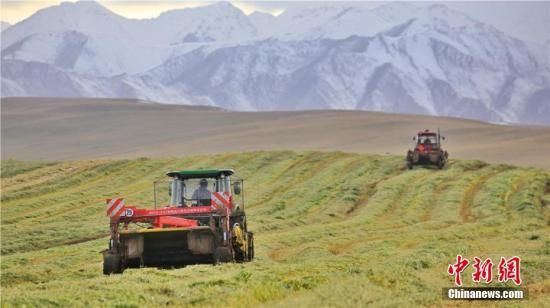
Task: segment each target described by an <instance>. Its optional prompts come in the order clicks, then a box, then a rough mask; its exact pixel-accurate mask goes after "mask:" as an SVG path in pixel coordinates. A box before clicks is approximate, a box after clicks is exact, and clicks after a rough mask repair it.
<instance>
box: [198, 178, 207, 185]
mask: <svg viewBox="0 0 550 308" xmlns="http://www.w3.org/2000/svg"><path fill="white" fill-rule="evenodd" d="M199 183H200V185H201V187H208V181H207V180H206V179H202V180H201V181H200V182H199Z"/></svg>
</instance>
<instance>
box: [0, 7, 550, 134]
mask: <svg viewBox="0 0 550 308" xmlns="http://www.w3.org/2000/svg"><path fill="white" fill-rule="evenodd" d="M1 43H2V49H1V58H2V59H1V61H2V73H1V75H2V93H1V94H2V97H11V96H63V97H121V98H122V97H124V98H139V99H144V100H151V101H157V102H162V103H170V104H193V105H214V106H219V107H222V108H226V109H233V110H246V111H256V110H301V109H352V110H373V111H383V112H396V113H415V114H428V115H438V116H453V117H464V118H472V119H480V120H484V121H493V122H506V123H523V124H543V125H550V65H549V62H550V55H549V45H550V42H540V44H536V43H528V42H524V41H522V40H520V39H518V38H515V37H512V36H510V35H507V34H506V33H504V32H502V31H499V30H498V29H496V28H494V27H492V26H490V25H488V24H485V23H483V22H481V21H478V20H475V19H473V18H471V17H469V16H467V15H465V14H463V13H460V12H457V11H454V10H451V9H449V8H447V7H445V6H443V5H432V6H424V7H417V6H414V5H412V4H407V3H399V2H397V3H387V4H384V5H382V6H380V7H377V8H374V9H367V8H364V7H359V6H353V4H352V5H350V4H331V3H322V2H321V3H319V4H318V5H311V6H307V7H296V8H289V9H287V10H286V11H285V12H283V13H282V14H280V15H278V16H272V15H269V14H265V13H258V12H256V13H253V14H250V15H246V14H244V13H243V12H242V11H241V10H240V9H238V8H236V7H235V6H233V5H232V4H230V3H227V2H221V3H215V4H211V5H208V6H204V7H198V8H188V9H181V10H173V11H168V12H165V13H163V14H161V15H160V16H158V17H157V18H153V19H142V20H136V19H128V18H125V17H122V16H120V15H117V14H115V13H113V12H111V11H109V10H108V9H106V8H105V7H103V6H101V5H100V4H98V3H96V2H88V1H87V2H76V3H62V4H60V5H57V6H52V7H49V8H46V9H43V10H40V11H38V12H37V13H35V14H34V15H32V16H31V17H29V18H27V19H25V20H23V21H21V22H19V23H17V24H15V25H12V26H10V27H9V28H7V29H5V30H3V31H2V37H1Z"/></svg>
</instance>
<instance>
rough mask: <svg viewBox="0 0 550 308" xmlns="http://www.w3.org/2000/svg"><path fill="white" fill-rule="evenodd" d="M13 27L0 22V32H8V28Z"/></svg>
mask: <svg viewBox="0 0 550 308" xmlns="http://www.w3.org/2000/svg"><path fill="white" fill-rule="evenodd" d="M10 26H11V25H10V24H9V23H7V22H5V21H0V32H2V31H4V30H6V29H7V28H9V27H10Z"/></svg>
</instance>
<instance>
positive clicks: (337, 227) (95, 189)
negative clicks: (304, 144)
mask: <svg viewBox="0 0 550 308" xmlns="http://www.w3.org/2000/svg"><path fill="white" fill-rule="evenodd" d="M214 167H233V168H235V169H236V170H237V172H238V174H239V175H240V176H241V177H242V178H244V179H245V185H244V187H245V198H246V209H247V214H248V222H249V227H250V228H251V229H252V230H253V231H255V242H256V255H257V258H256V260H255V261H254V262H252V263H249V264H226V265H222V266H208V265H197V266H189V267H186V268H180V269H171V270H165V269H155V268H146V269H131V270H127V271H125V272H124V274H123V275H118V276H108V277H105V276H103V274H102V272H101V267H102V257H101V254H100V251H101V250H103V249H105V248H106V246H107V233H108V220H107V218H106V217H105V213H104V202H105V201H104V200H105V199H106V198H109V197H114V196H121V197H125V198H126V200H127V202H128V203H131V204H136V205H139V206H151V205H152V202H153V201H152V200H153V194H152V182H153V181H155V180H161V179H164V173H165V172H166V171H168V170H172V169H196V168H214ZM159 193H164V192H159ZM1 200H2V204H1V215H2V216H1V222H2V224H1V232H2V234H1V235H2V243H1V244H2V245H1V253H2V260H1V261H2V262H1V287H2V305H5V306H12V305H13V306H19V305H21V306H22V305H26V306H50V305H51V306H59V305H61V306H98V305H99V306H103V305H105V306H119V307H130V306H160V305H174V306H181V305H198V306H221V305H229V306H257V305H267V306H288V305H298V306H368V305H390V306H409V305H425V306H431V305H441V304H450V303H449V302H445V301H444V300H443V299H442V297H441V288H443V287H451V286H452V281H453V278H452V277H451V276H449V275H448V274H447V273H446V268H447V265H448V264H449V263H451V262H452V261H453V259H454V258H455V257H456V255H457V254H462V255H464V256H465V257H468V258H472V257H474V256H480V257H484V258H486V257H491V258H493V260H498V259H499V258H500V257H501V256H505V257H509V256H513V255H519V256H521V257H522V260H523V261H522V266H523V267H522V278H523V281H524V284H523V287H524V288H527V289H528V290H529V296H530V298H529V300H527V301H525V302H523V303H522V304H527V305H528V306H533V307H536V306H542V305H543V303H545V302H548V301H550V295H549V294H550V292H549V289H550V278H549V276H550V266H549V264H550V257H549V256H550V239H549V237H548V234H549V233H550V232H549V231H550V229H549V221H550V211H549V205H550V173H549V172H548V171H543V170H539V169H529V168H517V167H513V166H508V165H487V164H485V163H482V162H479V161H451V163H450V165H449V166H448V167H447V168H446V169H444V170H435V169H428V168H417V169H415V170H411V171H410V170H406V169H405V168H404V162H403V158H402V157H394V156H376V155H359V154H348V153H341V152H329V153H320V152H303V153H296V152H290V151H277V152H250V153H230V154H223V155H213V156H191V157H182V158H166V159H147V158H142V159H135V160H103V161H75V162H57V163H53V162H52V163H40V162H19V161H12V160H10V161H3V162H2V199H1ZM470 270H471V268H470ZM470 274H471V271H466V274H465V275H466V276H465V277H464V281H465V285H466V286H474V285H475V284H474V283H472V281H471V279H469V277H468V275H470ZM492 285H493V286H498V285H502V284H499V283H495V282H493V283H492ZM506 285H510V283H507V284H506ZM516 304H517V303H516Z"/></svg>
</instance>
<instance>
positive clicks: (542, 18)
mask: <svg viewBox="0 0 550 308" xmlns="http://www.w3.org/2000/svg"><path fill="white" fill-rule="evenodd" d="M60 2H61V1H52V0H31V1H14V0H7V1H6V0H1V2H0V5H1V10H0V19H1V20H2V21H6V22H9V23H11V24H13V23H16V22H18V21H21V20H22V19H24V18H27V17H29V16H30V15H32V14H33V13H35V12H36V11H37V10H39V9H41V8H44V7H48V6H52V5H56V4H59V3H60ZM98 2H99V3H101V4H102V5H104V6H105V7H107V8H108V9H110V10H111V11H113V12H115V13H117V14H119V15H122V16H125V17H128V18H153V17H156V16H158V15H159V14H160V13H162V12H164V11H167V10H171V9H179V8H186V7H196V6H201V5H207V4H210V3H213V2H217V1H200V0H199V1H151V0H137V1H136V0H132V1H123V0H108V1H102V0H100V1H98ZM230 2H232V3H233V5H235V6H237V7H239V8H240V9H241V10H242V11H244V12H245V13H246V14H250V13H252V12H253V11H261V12H266V13H271V14H274V15H277V14H280V13H281V12H283V11H284V10H285V9H286V8H288V7H290V6H296V5H311V4H315V3H316V2H314V1H308V2H300V3H297V2H295V1H230ZM325 2H329V1H325ZM330 2H333V3H334V2H337V1H330ZM338 2H342V1H338ZM347 2H349V1H347ZM402 2H409V1H402ZM410 2H412V3H414V4H416V5H430V4H434V3H444V4H445V5H447V6H449V7H451V8H454V9H456V10H459V11H462V12H465V13H466V14H468V15H470V16H472V17H474V18H476V19H478V20H480V21H483V22H486V23H489V24H492V25H494V26H495V27H497V28H499V29H501V30H503V31H505V32H508V33H510V34H512V35H515V36H516V37H520V38H522V39H526V40H530V41H538V42H541V41H542V42H544V41H547V40H550V30H549V29H550V1H538V2H527V1H462V2H456V1H440V2H413V1H410ZM353 3H354V5H358V4H359V5H363V6H367V7H376V6H378V5H380V4H382V3H383V1H354V2H353Z"/></svg>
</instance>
